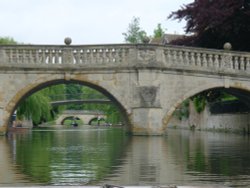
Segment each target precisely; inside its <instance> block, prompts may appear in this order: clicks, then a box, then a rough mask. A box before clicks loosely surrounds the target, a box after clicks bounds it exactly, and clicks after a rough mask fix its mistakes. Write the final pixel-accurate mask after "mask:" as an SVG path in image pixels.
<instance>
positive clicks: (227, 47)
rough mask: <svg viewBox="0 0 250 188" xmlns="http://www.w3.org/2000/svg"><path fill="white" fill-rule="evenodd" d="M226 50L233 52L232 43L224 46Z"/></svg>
mask: <svg viewBox="0 0 250 188" xmlns="http://www.w3.org/2000/svg"><path fill="white" fill-rule="evenodd" d="M223 48H224V50H231V49H232V45H231V43H230V42H226V43H225V44H224V46H223Z"/></svg>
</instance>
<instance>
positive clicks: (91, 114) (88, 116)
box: [56, 110, 106, 125]
mask: <svg viewBox="0 0 250 188" xmlns="http://www.w3.org/2000/svg"><path fill="white" fill-rule="evenodd" d="M72 117H75V118H79V119H81V120H82V121H83V123H84V124H88V125H90V123H91V121H92V120H94V119H97V118H98V117H100V118H101V119H106V115H105V114H104V113H103V112H100V111H86V110H85V111H83V110H65V111H64V112H63V113H62V114H60V116H59V117H58V119H57V120H56V124H57V125H63V122H64V120H65V119H67V118H72Z"/></svg>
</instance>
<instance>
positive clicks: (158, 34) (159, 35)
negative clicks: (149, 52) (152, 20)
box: [153, 23, 165, 38]
mask: <svg viewBox="0 0 250 188" xmlns="http://www.w3.org/2000/svg"><path fill="white" fill-rule="evenodd" d="M164 34H165V31H164V29H163V28H162V26H161V24H160V23H158V24H157V27H156V29H155V30H154V36H153V38H162V37H163V36H164Z"/></svg>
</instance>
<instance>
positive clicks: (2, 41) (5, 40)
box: [0, 37, 17, 44]
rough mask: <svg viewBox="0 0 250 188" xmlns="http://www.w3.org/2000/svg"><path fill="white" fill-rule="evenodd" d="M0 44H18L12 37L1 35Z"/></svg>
mask: <svg viewBox="0 0 250 188" xmlns="http://www.w3.org/2000/svg"><path fill="white" fill-rule="evenodd" d="M0 44H17V42H16V41H15V40H14V39H13V38H11V37H0Z"/></svg>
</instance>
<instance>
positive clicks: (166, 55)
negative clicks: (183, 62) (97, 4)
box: [164, 49, 171, 64]
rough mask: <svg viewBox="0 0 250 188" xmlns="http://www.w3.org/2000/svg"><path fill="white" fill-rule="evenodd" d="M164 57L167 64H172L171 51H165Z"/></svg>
mask: <svg viewBox="0 0 250 188" xmlns="http://www.w3.org/2000/svg"><path fill="white" fill-rule="evenodd" d="M164 55H165V61H166V63H167V64H171V54H170V50H169V49H166V50H165V51H164Z"/></svg>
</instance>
